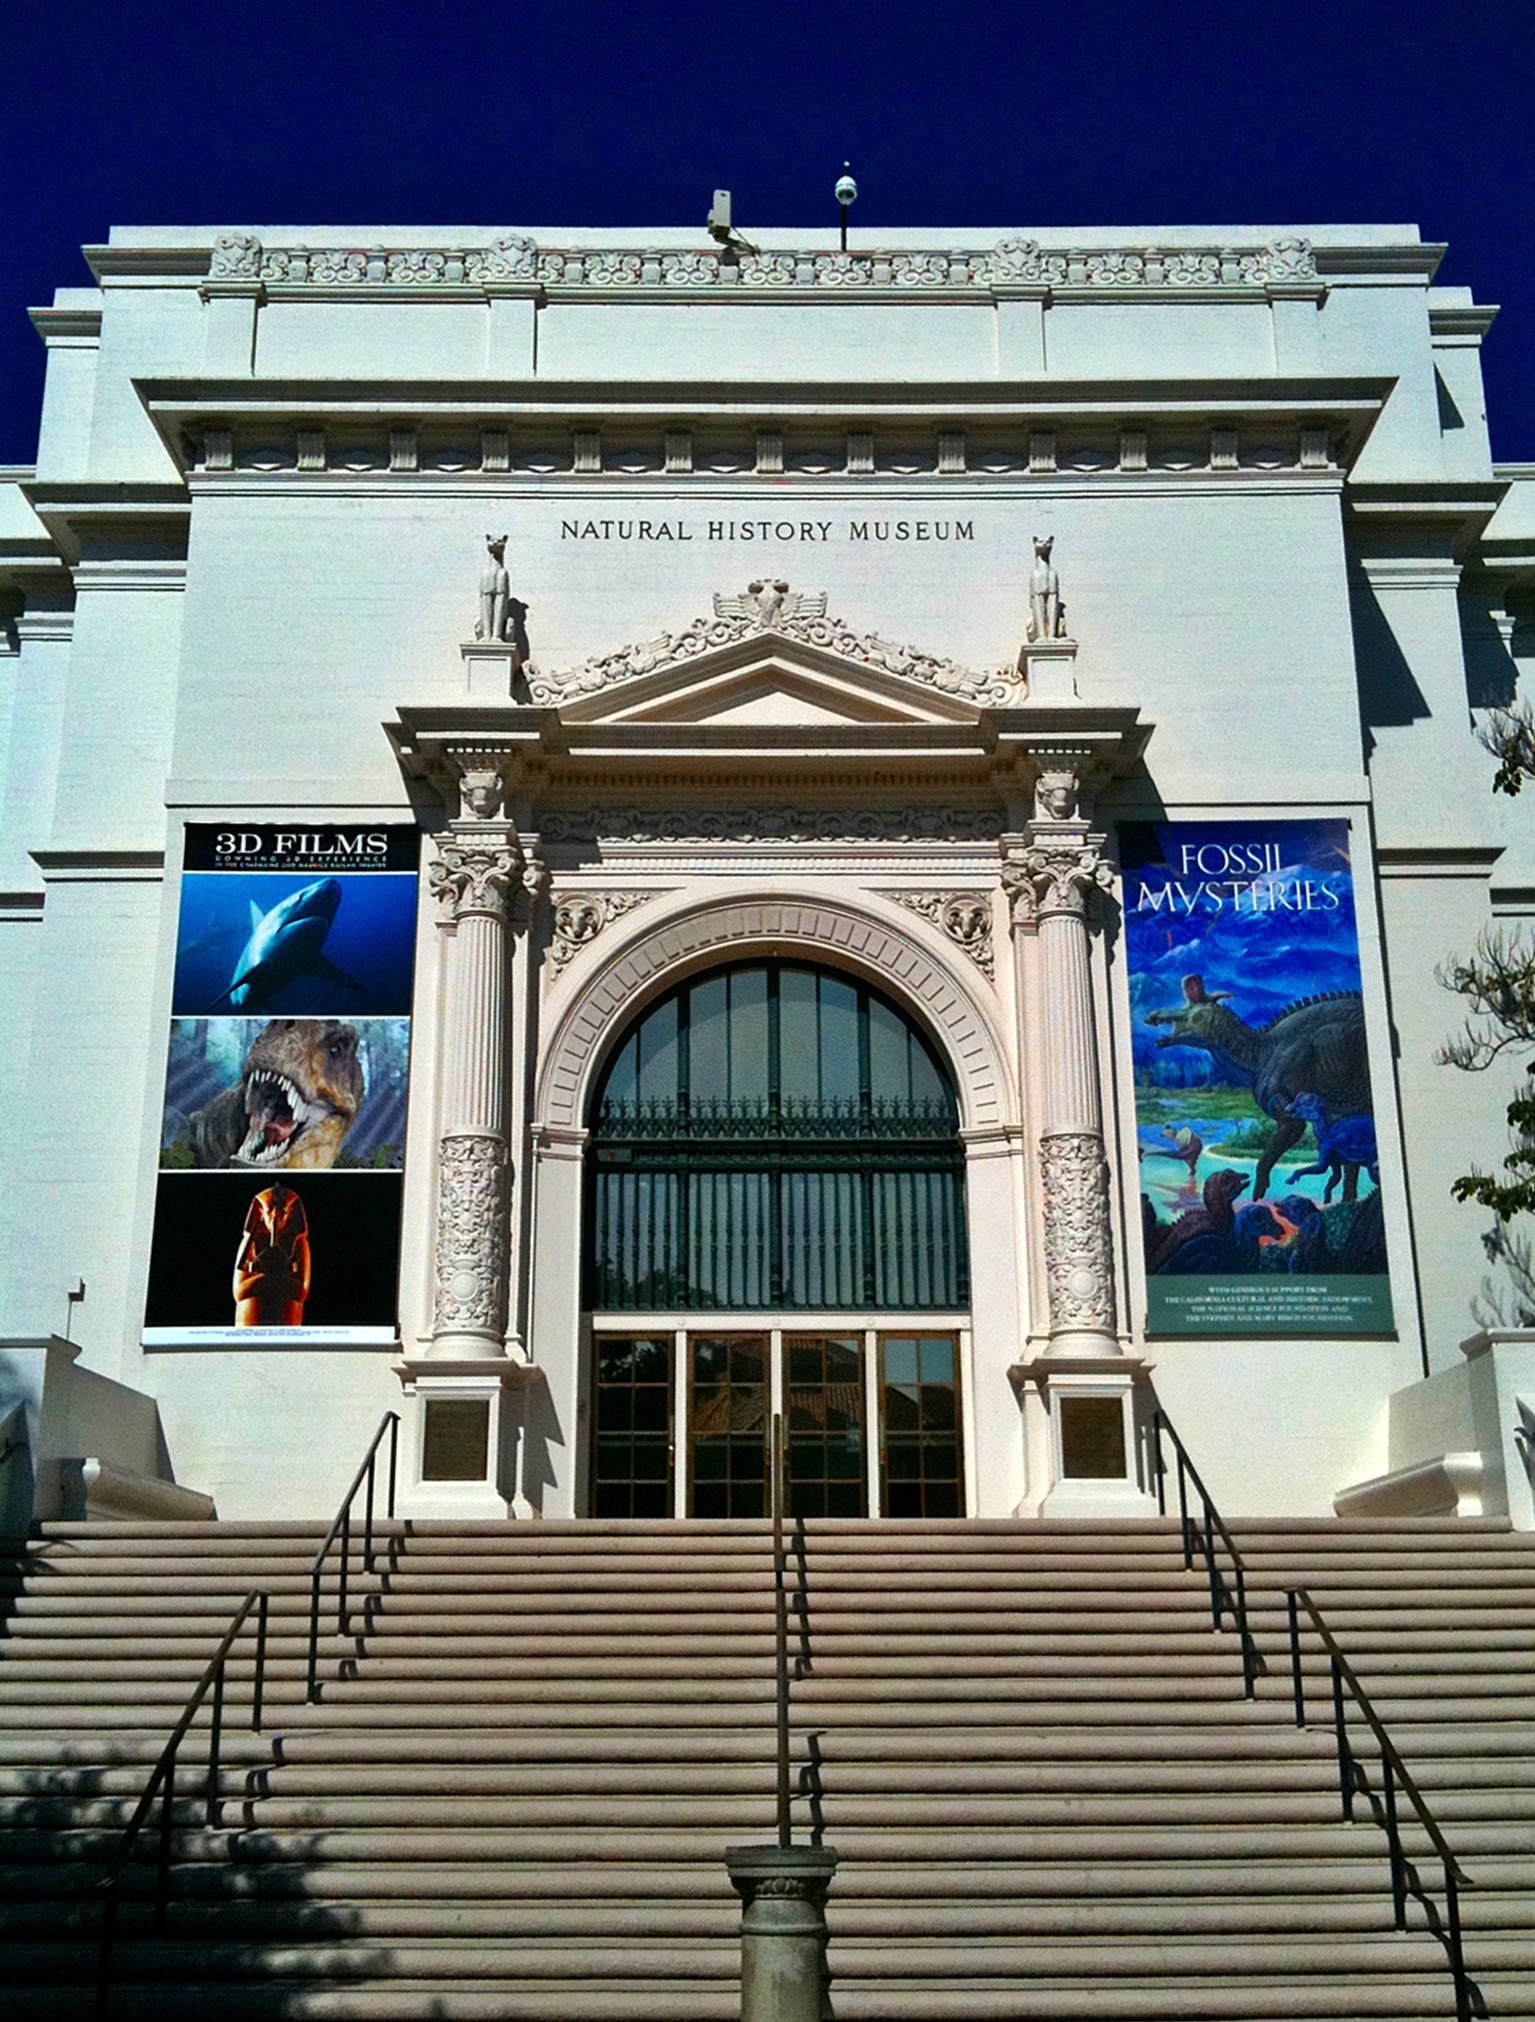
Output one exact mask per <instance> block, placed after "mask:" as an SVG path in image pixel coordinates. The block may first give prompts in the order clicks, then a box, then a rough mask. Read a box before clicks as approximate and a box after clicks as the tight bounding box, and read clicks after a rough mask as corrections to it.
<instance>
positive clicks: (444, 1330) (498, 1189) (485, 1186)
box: [431, 1132, 508, 1361]
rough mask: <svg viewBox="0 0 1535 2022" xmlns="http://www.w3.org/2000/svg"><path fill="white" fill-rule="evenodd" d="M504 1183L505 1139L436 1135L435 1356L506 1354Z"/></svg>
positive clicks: (461, 1357)
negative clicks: (437, 1161)
mask: <svg viewBox="0 0 1535 2022" xmlns="http://www.w3.org/2000/svg"><path fill="white" fill-rule="evenodd" d="M507 1183H508V1165H507V1155H506V1144H505V1142H504V1140H503V1139H501V1138H499V1137H494V1136H491V1135H489V1134H487V1133H478V1132H475V1133H471V1132H453V1133H450V1134H448V1135H447V1136H445V1137H444V1138H443V1139H442V1143H441V1149H440V1153H439V1164H438V1193H437V1253H436V1260H435V1263H436V1284H437V1291H436V1305H435V1311H434V1316H433V1324H432V1347H431V1353H432V1355H433V1357H434V1358H436V1357H439V1356H442V1357H446V1358H447V1359H449V1360H450V1361H464V1360H466V1359H469V1358H471V1357H487V1356H502V1355H504V1354H505V1353H506V1256H507Z"/></svg>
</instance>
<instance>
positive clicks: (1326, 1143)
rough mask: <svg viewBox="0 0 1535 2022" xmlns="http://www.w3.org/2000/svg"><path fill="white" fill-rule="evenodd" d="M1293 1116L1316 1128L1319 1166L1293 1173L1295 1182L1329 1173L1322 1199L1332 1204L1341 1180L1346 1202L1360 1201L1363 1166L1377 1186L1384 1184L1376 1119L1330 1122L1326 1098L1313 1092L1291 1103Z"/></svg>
mask: <svg viewBox="0 0 1535 2022" xmlns="http://www.w3.org/2000/svg"><path fill="white" fill-rule="evenodd" d="M1290 1114H1291V1115H1292V1116H1299V1117H1303V1118H1304V1119H1305V1121H1306V1122H1307V1123H1309V1124H1310V1125H1311V1126H1312V1127H1313V1129H1314V1130H1315V1131H1316V1146H1317V1161H1316V1164H1315V1165H1303V1166H1301V1167H1300V1168H1299V1169H1298V1170H1297V1171H1295V1172H1293V1173H1291V1175H1290V1177H1291V1178H1292V1179H1313V1178H1315V1179H1320V1178H1321V1176H1322V1174H1323V1173H1326V1175H1327V1185H1326V1187H1325V1188H1324V1189H1323V1192H1322V1199H1323V1200H1324V1201H1328V1202H1330V1201H1331V1200H1332V1194H1333V1188H1334V1187H1335V1186H1337V1184H1338V1182H1339V1181H1340V1180H1341V1181H1342V1182H1343V1198H1344V1199H1345V1200H1346V1201H1352V1200H1357V1199H1358V1197H1359V1169H1360V1167H1361V1166H1363V1168H1364V1169H1365V1171H1366V1172H1367V1173H1368V1174H1369V1175H1370V1178H1371V1179H1372V1180H1374V1182H1375V1184H1376V1185H1377V1186H1379V1185H1380V1165H1379V1162H1378V1155H1377V1153H1376V1149H1375V1119H1374V1117H1373V1116H1363V1115H1361V1116H1340V1117H1338V1118H1336V1119H1335V1120H1334V1121H1333V1122H1331V1123H1329V1122H1328V1120H1327V1109H1326V1105H1325V1104H1324V1103H1323V1101H1322V1098H1321V1097H1320V1096H1319V1095H1314V1094H1312V1092H1311V1091H1310V1090H1309V1089H1307V1090H1305V1091H1304V1092H1303V1093H1302V1094H1300V1095H1297V1096H1296V1098H1295V1100H1294V1101H1293V1102H1292V1103H1291V1104H1290Z"/></svg>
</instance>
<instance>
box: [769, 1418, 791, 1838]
mask: <svg viewBox="0 0 1535 2022" xmlns="http://www.w3.org/2000/svg"><path fill="white" fill-rule="evenodd" d="M772 1467H773V1480H772V1492H773V1614H774V1623H773V1626H774V1635H775V1642H776V1651H775V1655H776V1660H777V1716H778V1718H777V1741H778V1844H779V1845H780V1846H791V1845H792V1844H793V1840H794V1834H793V1827H792V1822H791V1819H790V1813H789V1598H788V1594H787V1593H786V1591H785V1587H784V1574H785V1572H786V1570H787V1568H786V1565H785V1561H784V1548H783V1516H784V1510H783V1506H784V1437H783V1414H782V1413H781V1412H777V1411H775V1412H774V1413H773V1441H772Z"/></svg>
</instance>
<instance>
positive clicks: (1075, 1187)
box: [1002, 772, 1119, 1355]
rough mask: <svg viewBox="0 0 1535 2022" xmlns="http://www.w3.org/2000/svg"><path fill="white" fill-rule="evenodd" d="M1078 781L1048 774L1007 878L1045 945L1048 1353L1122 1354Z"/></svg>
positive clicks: (1042, 1161)
mask: <svg viewBox="0 0 1535 2022" xmlns="http://www.w3.org/2000/svg"><path fill="white" fill-rule="evenodd" d="M1077 804H1078V781H1077V779H1076V776H1075V774H1073V773H1069V772H1047V773H1046V774H1045V775H1043V777H1042V778H1041V781H1040V786H1039V791H1038V793H1037V795H1036V800H1035V818H1034V819H1033V820H1032V821H1030V822H1029V823H1028V825H1027V827H1026V828H1025V830H1024V831H1023V833H1022V834H1021V835H1019V836H1017V837H1014V838H1009V839H1008V841H1009V847H1008V853H1007V856H1006V858H1005V860H1004V862H1003V866H1002V883H1003V887H1004V889H1005V890H1006V892H1007V894H1008V898H1009V901H1010V906H1011V915H1012V924H1013V931H1014V933H1015V934H1018V933H1025V934H1032V935H1034V936H1035V937H1036V939H1037V942H1038V951H1039V952H1038V962H1037V964H1036V981H1037V988H1038V1000H1039V1001H1038V1016H1037V1020H1036V1021H1035V1025H1036V1029H1037V1030H1038V1031H1039V1032H1040V1033H1041V1035H1042V1038H1041V1052H1042V1060H1041V1066H1042V1075H1043V1084H1044V1087H1043V1107H1042V1116H1041V1128H1040V1135H1039V1167H1040V1179H1041V1184H1042V1188H1043V1193H1044V1219H1045V1271H1046V1276H1047V1279H1048V1282H1049V1289H1050V1353H1051V1354H1052V1355H1105V1354H1109V1355H1113V1354H1118V1353H1119V1342H1118V1338H1117V1335H1116V1332H1115V1324H1114V1322H1115V1313H1114V1251H1113V1241H1112V1237H1111V1234H1110V1221H1109V1168H1108V1161H1107V1159H1106V1157H1105V1156H1104V1148H1103V1107H1102V1097H1101V1095H1100V1083H1099V1073H1098V1042H1097V1028H1096V1024H1095V1020H1094V1014H1093V989H1092V967H1091V956H1090V947H1089V924H1088V904H1089V901H1090V898H1091V896H1092V894H1093V893H1094V892H1095V891H1097V890H1100V889H1102V890H1110V889H1112V885H1113V873H1112V870H1111V868H1110V866H1109V864H1108V862H1107V861H1106V859H1105V858H1104V857H1103V855H1102V853H1101V848H1100V845H1101V843H1102V840H1103V839H1102V837H1101V836H1096V835H1091V834H1089V832H1088V828H1087V824H1086V822H1085V820H1082V819H1080V818H1079V817H1078V814H1077Z"/></svg>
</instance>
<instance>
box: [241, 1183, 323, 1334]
mask: <svg viewBox="0 0 1535 2022" xmlns="http://www.w3.org/2000/svg"><path fill="white" fill-rule="evenodd" d="M234 1294H235V1325H236V1326H237V1327H301V1326H302V1325H303V1324H304V1301H305V1300H306V1299H307V1298H308V1297H309V1219H308V1217H307V1216H306V1215H305V1213H304V1203H303V1202H302V1201H301V1200H300V1199H299V1197H298V1195H297V1194H296V1193H294V1191H293V1190H292V1188H291V1187H285V1186H282V1185H278V1186H270V1187H264V1188H263V1189H262V1191H261V1192H260V1193H259V1194H256V1195H255V1196H254V1197H253V1198H252V1200H251V1204H250V1207H249V1208H248V1209H247V1210H246V1215H245V1230H244V1233H243V1234H242V1235H241V1237H240V1247H239V1249H238V1250H236V1252H235V1278H234Z"/></svg>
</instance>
